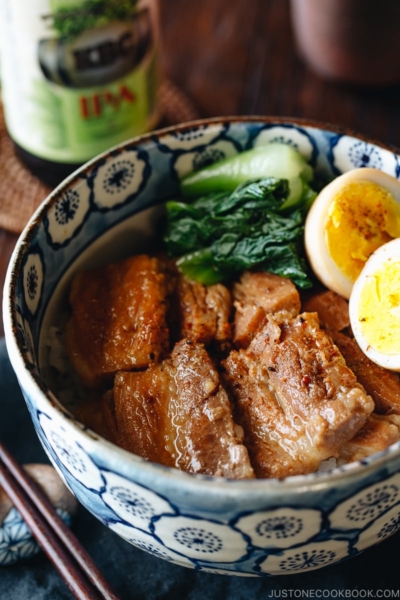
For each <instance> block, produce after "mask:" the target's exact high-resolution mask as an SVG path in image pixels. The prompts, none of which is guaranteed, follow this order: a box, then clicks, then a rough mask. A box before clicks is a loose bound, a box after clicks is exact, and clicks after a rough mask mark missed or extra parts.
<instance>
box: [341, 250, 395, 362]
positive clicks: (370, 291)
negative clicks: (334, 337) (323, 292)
mask: <svg viewBox="0 0 400 600" xmlns="http://www.w3.org/2000/svg"><path fill="white" fill-rule="evenodd" d="M349 314H350V323H351V327H352V330H353V334H354V337H355V338H356V341H357V343H358V345H359V346H360V348H361V350H362V351H363V352H364V354H366V355H367V356H368V358H370V359H371V360H372V361H374V362H375V363H376V364H378V365H380V366H381V367H385V368H386V369H391V370H392V371H400V239H396V240H393V241H391V242H389V243H387V244H384V245H383V246H381V247H380V248H378V250H376V251H375V252H374V253H373V254H372V255H371V256H370V258H369V259H368V260H367V262H366V263H365V266H364V268H363V270H362V271H361V273H360V275H359V277H358V279H357V281H356V282H355V284H354V286H353V289H352V292H351V296H350V302H349Z"/></svg>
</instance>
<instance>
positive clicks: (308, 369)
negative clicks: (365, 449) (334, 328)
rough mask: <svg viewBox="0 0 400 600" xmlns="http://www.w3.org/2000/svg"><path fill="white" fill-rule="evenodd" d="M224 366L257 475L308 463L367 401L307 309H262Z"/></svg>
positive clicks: (357, 419) (356, 425)
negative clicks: (242, 346) (243, 344)
mask: <svg viewBox="0 0 400 600" xmlns="http://www.w3.org/2000/svg"><path fill="white" fill-rule="evenodd" d="M224 366H225V369H226V382H227V385H228V386H229V389H230V391H231V393H232V395H233V396H234V398H235V401H236V406H237V407H238V408H237V411H238V412H237V415H238V416H237V419H238V422H239V424H240V425H242V426H243V428H244V431H245V444H246V445H247V446H248V448H249V452H250V457H251V459H252V463H253V467H254V469H255V471H256V474H257V476H259V477H271V476H275V477H285V476H288V475H294V474H296V473H310V472H312V471H315V470H316V469H317V468H318V467H319V464H320V462H321V461H322V460H324V459H327V458H329V457H332V456H333V457H336V456H338V454H339V452H340V448H341V447H342V446H343V444H344V443H346V442H347V441H348V440H350V439H351V438H352V437H353V436H354V435H355V434H356V433H357V432H358V431H359V429H361V427H362V426H363V425H364V424H365V422H366V420H367V418H368V416H369V415H370V414H371V413H372V411H373V409H374V403H373V400H372V398H371V397H370V396H368V395H367V394H366V392H365V390H364V389H363V387H362V386H361V385H360V384H359V383H358V382H357V379H356V377H355V375H354V373H353V372H352V371H351V370H350V369H349V368H348V367H347V366H346V363H345V361H344V359H343V357H342V355H341V354H340V352H339V350H338V348H337V347H336V346H335V345H334V344H333V343H332V340H331V338H330V337H329V336H328V335H327V334H326V333H325V332H324V331H323V330H321V329H320V327H319V322H318V316H317V315H316V314H315V313H303V314H302V315H300V316H298V317H295V318H293V319H286V318H282V317H281V316H279V317H277V316H273V315H268V317H267V324H266V325H265V327H264V328H263V329H262V331H261V332H259V333H258V334H257V335H256V337H255V338H254V340H253V341H252V343H251V344H250V346H249V348H248V349H247V351H243V350H242V351H240V352H235V353H232V354H231V355H230V356H229V358H228V359H227V360H226V361H225V362H224Z"/></svg>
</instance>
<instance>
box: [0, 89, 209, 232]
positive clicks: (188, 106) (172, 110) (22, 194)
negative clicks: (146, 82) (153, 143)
mask: <svg viewBox="0 0 400 600" xmlns="http://www.w3.org/2000/svg"><path fill="white" fill-rule="evenodd" d="M159 103H160V107H161V114H162V122H161V123H160V126H167V125H175V124H177V123H184V122H186V121H192V120H194V119H197V118H199V115H198V113H197V111H196V109H195V108H194V106H193V105H192V103H191V102H190V100H189V99H188V98H187V97H186V96H185V95H184V94H183V93H182V92H181V91H180V90H179V89H178V88H176V87H175V85H174V84H173V83H171V82H170V81H164V82H163V83H162V84H161V86H160V93H159ZM50 191H51V189H50V188H49V187H48V186H47V185H45V184H43V183H42V182H41V181H40V180H39V179H38V178H37V177H35V176H34V175H32V173H30V171H29V170H28V169H27V168H26V167H25V166H24V165H23V163H21V161H20V160H19V158H18V157H17V156H16V155H15V152H14V148H13V144H12V141H11V140H10V138H9V136H8V134H7V132H6V128H5V123H4V116H3V110H2V106H1V102H0V228H2V229H7V230H8V231H12V232H13V233H20V232H21V231H22V230H23V228H24V227H25V225H26V223H27V222H28V220H29V218H30V217H31V215H32V213H33V212H34V210H35V209H36V208H37V207H38V206H39V204H40V203H41V202H42V200H44V199H45V198H46V196H47V195H48V194H49V192H50Z"/></svg>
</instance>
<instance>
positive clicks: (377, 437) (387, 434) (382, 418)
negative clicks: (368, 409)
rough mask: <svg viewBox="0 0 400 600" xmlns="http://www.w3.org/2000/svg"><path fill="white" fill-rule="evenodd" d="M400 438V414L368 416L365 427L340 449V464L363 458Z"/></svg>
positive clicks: (384, 448) (383, 448)
mask: <svg viewBox="0 0 400 600" xmlns="http://www.w3.org/2000/svg"><path fill="white" fill-rule="evenodd" d="M399 440H400V415H377V414H372V415H371V416H370V417H368V419H367V421H366V423H365V425H364V427H362V428H361V429H360V431H359V432H358V433H357V434H356V435H355V436H354V437H353V438H352V439H351V440H349V441H348V442H347V443H346V444H344V445H343V446H342V448H341V450H340V454H339V457H338V465H343V464H347V463H349V462H353V461H355V460H362V459H364V458H367V456H371V455H372V454H376V452H381V451H382V450H386V448H388V446H391V444H395V443H396V442H398V441H399Z"/></svg>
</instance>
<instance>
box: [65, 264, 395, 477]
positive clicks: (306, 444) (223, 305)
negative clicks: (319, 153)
mask: <svg viewBox="0 0 400 600" xmlns="http://www.w3.org/2000/svg"><path fill="white" fill-rule="evenodd" d="M70 302H71V307H72V316H71V318H70V320H69V322H68V324H67V328H66V335H65V337H66V346H67V350H68V353H69V356H70V359H71V362H72V364H73V366H74V368H75V370H76V371H77V373H78V375H79V376H80V378H81V380H82V382H83V384H84V386H86V387H87V388H88V389H89V390H98V391H95V392H93V391H91V392H90V394H91V397H92V398H91V399H90V400H89V401H88V402H86V403H85V404H84V405H83V406H81V407H80V409H79V411H78V416H79V418H80V419H81V420H82V422H83V423H85V424H86V425H87V426H88V427H90V428H91V429H93V430H94V431H96V432H97V433H99V434H100V435H102V436H103V437H105V438H107V439H108V440H110V441H111V442H113V443H115V444H118V445H119V446H121V447H122V448H125V449H126V450H128V451H130V452H133V453H134V454H137V455H138V456H141V457H142V458H144V459H145V460H148V461H152V462H156V463H160V464H163V465H166V466H169V467H176V468H178V469H181V470H184V471H186V472H188V473H200V474H206V475H213V476H218V477H226V478H230V479H246V478H247V479H249V478H253V477H255V476H256V477H260V478H267V477H278V478H283V477H287V476H290V475H297V474H305V473H311V472H314V471H316V470H317V469H318V468H319V467H320V465H321V462H322V461H325V460H327V459H329V458H332V457H334V458H335V459H337V461H338V464H344V463H346V462H350V461H353V460H360V459H362V458H365V457H366V456H369V455H371V454H373V453H376V452H379V451H381V450H383V449H384V448H386V447H388V446H389V445H390V444H392V443H395V442H396V441H398V440H399V439H400V379H399V375H398V374H397V373H393V372H389V371H387V370H385V369H382V368H381V367H378V366H377V365H375V364H374V363H372V362H371V361H370V360H369V359H368V358H367V357H366V356H365V355H364V354H363V353H362V351H361V350H360V348H359V347H358V345H357V343H356V341H355V340H354V339H353V337H352V336H351V329H350V327H349V323H350V322H349V316H348V303H347V301H346V300H345V299H343V298H341V297H340V296H338V295H337V294H335V293H334V292H330V291H322V292H320V291H319V292H317V293H314V294H313V295H310V294H308V297H307V299H304V298H303V303H302V305H301V303H300V296H299V293H298V292H297V289H296V287H295V286H294V285H293V283H292V282H291V281H289V280H288V279H284V278H282V277H279V276H277V275H272V274H270V273H265V272H253V271H247V272H244V273H243V274H242V276H241V278H240V280H239V281H237V282H233V283H232V286H231V287H230V288H229V287H227V286H225V285H222V284H216V285H212V286H209V287H206V286H204V285H202V284H200V283H198V282H194V281H191V280H189V279H187V278H186V277H184V276H183V275H182V274H180V273H179V271H178V270H177V268H176V265H175V264H174V263H173V262H172V261H170V260H167V259H164V258H162V259H161V258H152V257H150V256H147V255H140V256H135V257H133V258H130V259H127V260H125V261H121V262H119V263H116V264H113V265H108V266H106V267H103V268H101V269H95V270H92V271H87V272H83V273H80V274H79V275H77V276H76V278H75V279H74V281H73V284H72V289H71V293H70ZM301 306H302V309H303V312H302V313H301V314H299V313H300V307H301ZM317 313H318V314H317ZM94 393H95V394H96V399H93V394H94Z"/></svg>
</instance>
